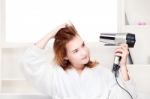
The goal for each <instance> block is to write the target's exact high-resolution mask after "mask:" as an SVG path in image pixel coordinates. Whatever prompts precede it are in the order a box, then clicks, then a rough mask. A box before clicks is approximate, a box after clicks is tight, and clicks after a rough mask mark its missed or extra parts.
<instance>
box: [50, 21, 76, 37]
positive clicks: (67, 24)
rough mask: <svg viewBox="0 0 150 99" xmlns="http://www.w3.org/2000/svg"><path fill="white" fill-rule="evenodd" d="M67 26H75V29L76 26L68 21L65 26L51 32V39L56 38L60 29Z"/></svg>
mask: <svg viewBox="0 0 150 99" xmlns="http://www.w3.org/2000/svg"><path fill="white" fill-rule="evenodd" d="M66 26H73V27H74V25H73V24H72V22H71V21H67V22H66V23H63V24H61V25H59V26H57V27H56V28H55V29H54V30H52V31H51V32H50V33H51V38H54V37H55V35H56V34H57V32H58V31H59V30H60V29H62V28H65V27H66Z"/></svg>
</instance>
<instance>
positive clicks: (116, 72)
mask: <svg viewBox="0 0 150 99" xmlns="http://www.w3.org/2000/svg"><path fill="white" fill-rule="evenodd" d="M114 72H115V80H116V82H117V84H118V86H119V87H120V88H121V89H123V90H124V91H126V92H127V93H128V94H129V95H130V97H131V99H133V97H132V95H131V94H130V92H129V91H127V90H126V89H125V88H123V87H122V86H121V85H120V84H119V82H118V80H117V74H118V71H114Z"/></svg>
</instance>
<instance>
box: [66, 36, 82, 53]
mask: <svg viewBox="0 0 150 99" xmlns="http://www.w3.org/2000/svg"><path fill="white" fill-rule="evenodd" d="M82 44H83V40H82V38H81V37H80V36H75V37H74V38H73V39H72V40H71V41H69V42H68V43H67V44H66V48H67V50H68V51H73V50H75V49H78V48H80V47H81V45H82Z"/></svg>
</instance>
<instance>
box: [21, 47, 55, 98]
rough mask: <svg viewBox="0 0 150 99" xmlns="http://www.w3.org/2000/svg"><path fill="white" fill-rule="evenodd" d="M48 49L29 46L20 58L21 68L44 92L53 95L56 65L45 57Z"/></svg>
mask: <svg viewBox="0 0 150 99" xmlns="http://www.w3.org/2000/svg"><path fill="white" fill-rule="evenodd" d="M45 54H46V51H45V50H44V49H40V48H38V47H37V46H35V45H32V46H31V47H30V48H28V49H27V50H26V51H25V53H24V54H23V56H22V57H21V58H20V59H19V62H20V65H21V70H22V72H23V74H24V75H25V78H26V79H27V80H28V81H30V82H31V83H32V85H33V86H34V87H35V88H36V89H38V90H39V91H41V92H42V93H44V94H48V95H50V96H51V95H52V86H53V83H52V82H53V75H54V72H55V71H56V68H55V66H50V62H49V61H48V60H47V59H46V57H45Z"/></svg>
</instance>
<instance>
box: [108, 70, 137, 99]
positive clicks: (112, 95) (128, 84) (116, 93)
mask: <svg viewBox="0 0 150 99" xmlns="http://www.w3.org/2000/svg"><path fill="white" fill-rule="evenodd" d="M117 81H118V83H119V84H120V86H121V87H123V88H124V89H125V90H127V91H128V92H129V93H130V94H131V96H132V97H133V99H137V93H136V87H135V83H134V81H133V79H132V78H131V77H130V80H128V81H124V80H123V78H122V75H121V73H120V71H119V76H118V78H117ZM107 82H108V85H109V95H108V97H109V98H108V99H132V98H131V97H130V95H129V94H128V93H127V92H126V91H124V90H123V89H121V88H120V87H119V85H118V84H117V82H116V79H115V76H114V73H112V72H111V71H110V72H109V73H108V81H107Z"/></svg>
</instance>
